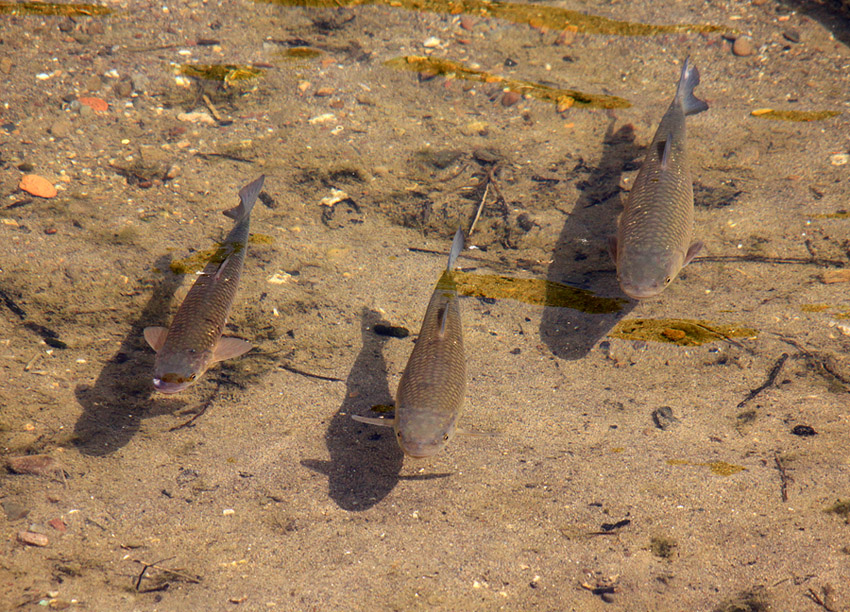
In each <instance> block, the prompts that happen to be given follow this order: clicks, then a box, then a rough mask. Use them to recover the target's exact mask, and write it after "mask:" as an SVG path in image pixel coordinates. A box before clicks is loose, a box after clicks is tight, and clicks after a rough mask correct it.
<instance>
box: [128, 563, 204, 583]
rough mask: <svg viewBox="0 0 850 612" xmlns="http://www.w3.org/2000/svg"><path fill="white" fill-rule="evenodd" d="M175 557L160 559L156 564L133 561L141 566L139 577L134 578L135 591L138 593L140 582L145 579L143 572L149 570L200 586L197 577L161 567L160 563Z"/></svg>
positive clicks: (199, 580)
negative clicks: (178, 577)
mask: <svg viewBox="0 0 850 612" xmlns="http://www.w3.org/2000/svg"><path fill="white" fill-rule="evenodd" d="M174 558H175V557H168V558H166V559H160V560H159V561H157V562H156V563H145V562H144V561H140V560H139V559H133V562H135V563H138V564H139V565H141V566H142V571H141V573H140V574H139V577H138V578H136V590H137V591H138V590H139V588H140V587H141V584H142V580H143V579H144V577H145V572H147V571H148V570H149V569H150V568H154V569H158V570H160V571H162V572H168V573H169V574H174V575H175V576H180V577H181V578H183V579H184V580H186V581H187V582H191V583H193V584H200V582H201V579H200V577H198V576H190V575H189V574H185V573H183V572H181V571H178V570H173V569H169V568H167V567H162V566H161V565H160V563H165V562H166V561H171V560H172V559H174Z"/></svg>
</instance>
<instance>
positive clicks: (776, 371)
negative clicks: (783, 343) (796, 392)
mask: <svg viewBox="0 0 850 612" xmlns="http://www.w3.org/2000/svg"><path fill="white" fill-rule="evenodd" d="M787 359H788V353H782V356H781V357H780V358H779V359H777V360H776V364H775V365H774V366H773V368H771V370H770V373H769V374H768V375H767V380H766V381H764V383H762V384H761V385H759V386H758V387H756V388H755V389H753V390H752V391H750V392H749V393H748V394H747V397H745V398H744V399H743V400H741V402H740V403H739V404H738V408H743V407H744V406H746V405H747V402H749V401H750V400H752V399H753V398H755V397H756V396H757V395H758V394H759V393H761V392H762V391H764V390H765V389H767V388H768V387H770V386H772V385H773V383H775V382H776V377H777V376H779V371H780V370H781V369H782V366H783V365H784V364H785V361H786V360H787Z"/></svg>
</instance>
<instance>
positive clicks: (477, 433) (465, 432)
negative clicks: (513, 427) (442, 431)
mask: <svg viewBox="0 0 850 612" xmlns="http://www.w3.org/2000/svg"><path fill="white" fill-rule="evenodd" d="M455 433H456V434H457V435H459V436H476V437H479V438H480V437H483V436H487V437H490V438H493V437H496V436H501V435H502V432H501V431H473V430H471V429H463V428H462V427H458V428H457V429H455Z"/></svg>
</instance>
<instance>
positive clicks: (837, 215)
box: [814, 210, 850, 219]
mask: <svg viewBox="0 0 850 612" xmlns="http://www.w3.org/2000/svg"><path fill="white" fill-rule="evenodd" d="M814 217H815V219H850V212H848V211H846V210H839V211H836V212H834V213H826V214H825V215H814Z"/></svg>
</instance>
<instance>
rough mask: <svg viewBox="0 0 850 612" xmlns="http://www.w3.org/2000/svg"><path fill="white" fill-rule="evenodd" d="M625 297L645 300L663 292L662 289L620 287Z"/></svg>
mask: <svg viewBox="0 0 850 612" xmlns="http://www.w3.org/2000/svg"><path fill="white" fill-rule="evenodd" d="M620 288H621V289H622V290H623V293H625V294H626V295H627V296H629V297H630V298H632V299H635V300H645V299H646V298H651V297H655V296H656V295H658V294H660V293H661V292H662V291H664V287H633V286H629V285H623V284H621V285H620Z"/></svg>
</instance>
